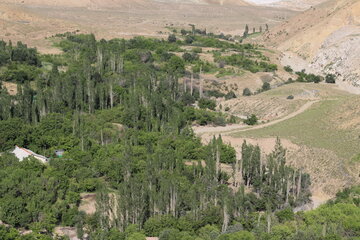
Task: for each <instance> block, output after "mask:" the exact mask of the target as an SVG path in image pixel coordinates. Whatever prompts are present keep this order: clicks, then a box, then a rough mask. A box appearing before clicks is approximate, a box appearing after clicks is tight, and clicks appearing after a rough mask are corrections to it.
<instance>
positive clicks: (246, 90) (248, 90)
mask: <svg viewBox="0 0 360 240" xmlns="http://www.w3.org/2000/svg"><path fill="white" fill-rule="evenodd" d="M251 95H252V92H251V90H250V89H249V88H245V89H244V90H243V96H251Z"/></svg>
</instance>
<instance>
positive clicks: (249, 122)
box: [244, 114, 258, 126]
mask: <svg viewBox="0 0 360 240" xmlns="http://www.w3.org/2000/svg"><path fill="white" fill-rule="evenodd" d="M257 122H258V118H257V117H256V115H255V114H252V115H251V116H250V117H248V119H246V120H245V121H244V123H245V124H247V125H251V126H252V125H255V124H257Z"/></svg>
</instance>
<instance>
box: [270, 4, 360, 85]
mask: <svg viewBox="0 0 360 240" xmlns="http://www.w3.org/2000/svg"><path fill="white" fill-rule="evenodd" d="M359 23H360V2H359V1H356V0H332V1H327V2H324V3H322V4H320V5H318V6H316V7H312V8H310V9H309V10H307V11H305V12H304V13H302V14H299V15H297V16H295V17H294V18H292V19H291V20H290V21H287V22H285V23H283V24H281V25H279V26H277V27H275V28H273V29H272V30H271V31H270V32H269V33H267V34H266V35H265V36H264V40H265V41H266V42H267V44H268V45H271V46H274V47H277V48H278V49H279V50H280V51H283V52H285V56H287V53H286V52H291V53H295V54H296V55H297V56H298V57H300V60H301V59H304V60H306V61H307V62H308V63H309V68H310V69H311V68H312V69H316V70H313V71H320V72H325V73H332V74H336V75H337V76H338V79H339V82H340V83H341V85H344V84H343V83H342V81H346V83H347V84H346V85H348V86H343V87H344V88H349V86H352V87H359V86H360V85H359V83H360V82H359V76H360V72H359V69H358V66H359V64H360V59H359V57H358V56H359V54H360V48H358V47H357V46H358V45H359V43H360V35H359V34H360V28H359V26H358V24H359ZM298 62H299V60H298V59H297V58H296V57H292V59H290V60H289V59H287V62H286V64H289V65H293V66H294V68H295V69H296V65H299V64H298ZM296 70H301V69H296ZM352 91H355V92H359V90H358V89H356V88H352Z"/></svg>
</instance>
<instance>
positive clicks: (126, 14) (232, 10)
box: [0, 0, 297, 52]
mask: <svg viewBox="0 0 360 240" xmlns="http://www.w3.org/2000/svg"><path fill="white" fill-rule="evenodd" d="M296 13H297V12H294V11H290V10H287V9H275V8H269V7H258V6H252V5H248V4H247V3H246V2H245V1H244V0H181V1H180V0H131V1H129V0H77V1H73V0H61V1H60V0H3V1H0V27H1V31H0V39H4V40H12V41H14V42H15V41H23V42H25V43H27V44H29V45H30V46H36V47H38V48H39V49H40V50H42V52H49V50H47V49H49V48H50V46H51V44H52V43H51V42H49V41H45V40H44V39H45V37H51V36H52V35H54V34H57V33H64V32H67V31H71V32H72V31H76V30H80V31H81V32H85V33H89V32H91V33H94V34H95V35H96V36H97V37H98V38H106V39H109V38H116V37H120V38H128V37H133V36H139V35H142V36H152V37H161V38H166V37H167V36H168V34H169V31H170V30H169V29H167V28H166V27H175V28H189V24H196V26H197V27H198V28H207V30H208V31H211V32H214V33H220V32H223V33H225V34H232V35H240V34H242V33H243V31H244V27H245V25H246V24H249V25H250V26H253V27H259V26H260V25H265V24H268V25H269V26H270V27H272V26H274V25H276V24H279V23H281V22H282V21H284V20H286V19H288V18H289V17H291V16H294V14H296ZM279 16H281V18H280V17H279ZM51 51H54V49H52V50H51Z"/></svg>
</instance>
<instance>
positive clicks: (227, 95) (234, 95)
mask: <svg viewBox="0 0 360 240" xmlns="http://www.w3.org/2000/svg"><path fill="white" fill-rule="evenodd" d="M233 98H237V97H236V94H235V93H234V92H233V91H230V92H228V93H227V94H226V95H225V99H226V100H229V99H233Z"/></svg>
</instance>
